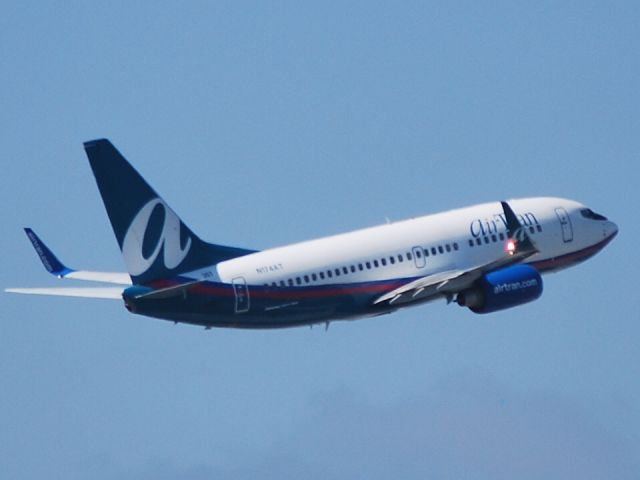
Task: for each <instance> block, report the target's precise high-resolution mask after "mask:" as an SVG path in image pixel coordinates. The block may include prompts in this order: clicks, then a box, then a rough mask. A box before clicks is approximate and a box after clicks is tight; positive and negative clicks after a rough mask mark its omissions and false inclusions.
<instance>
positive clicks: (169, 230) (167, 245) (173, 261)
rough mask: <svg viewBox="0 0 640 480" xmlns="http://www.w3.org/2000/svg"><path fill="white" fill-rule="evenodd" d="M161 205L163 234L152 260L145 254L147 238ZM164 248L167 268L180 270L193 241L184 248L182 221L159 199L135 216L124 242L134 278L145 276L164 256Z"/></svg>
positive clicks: (152, 254)
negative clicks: (181, 243)
mask: <svg viewBox="0 0 640 480" xmlns="http://www.w3.org/2000/svg"><path fill="white" fill-rule="evenodd" d="M157 205H162V211H163V212H164V223H163V225H162V232H161V233H160V238H159V239H158V243H157V244H156V246H155V248H154V250H153V252H152V253H151V255H150V256H149V257H148V258H145V257H144V255H143V253H142V244H143V242H144V235H145V233H146V231H147V228H148V227H149V220H150V219H151V214H152V213H153V210H154V208H155V207H156V206H157ZM163 245H164V266H165V267H166V268H168V269H173V268H176V267H177V266H178V265H180V263H181V262H182V261H183V260H184V259H185V257H186V256H187V254H188V253H189V249H190V248H191V238H188V239H187V244H186V245H185V247H184V248H181V247H180V219H179V218H178V216H177V215H176V214H175V213H174V212H173V210H171V209H170V208H169V207H168V206H167V205H166V204H165V203H164V202H163V201H162V200H160V199H159V198H155V199H153V200H151V201H150V202H149V203H147V204H146V205H145V206H144V207H142V208H141V209H140V211H139V212H138V214H137V215H136V216H135V217H134V219H133V221H132V222H131V225H130V226H129V229H128V230H127V233H126V235H125V236H124V240H123V241H122V255H123V257H124V261H125V263H126V264H127V270H129V274H131V275H141V274H143V273H144V272H146V271H147V270H148V269H149V267H151V265H153V262H155V261H156V258H158V255H159V254H160V249H161V248H162V246H163Z"/></svg>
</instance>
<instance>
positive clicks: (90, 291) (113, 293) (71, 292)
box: [5, 287, 123, 300]
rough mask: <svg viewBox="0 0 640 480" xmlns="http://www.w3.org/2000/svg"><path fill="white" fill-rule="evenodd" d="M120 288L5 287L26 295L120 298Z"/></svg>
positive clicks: (11, 291)
mask: <svg viewBox="0 0 640 480" xmlns="http://www.w3.org/2000/svg"><path fill="white" fill-rule="evenodd" d="M122 291H123V289H122V288H119V287H98V288H95V287H87V288H7V289H5V292H8V293H22V294H26V295H54V296H60V297H84V298H107V299H112V300H122Z"/></svg>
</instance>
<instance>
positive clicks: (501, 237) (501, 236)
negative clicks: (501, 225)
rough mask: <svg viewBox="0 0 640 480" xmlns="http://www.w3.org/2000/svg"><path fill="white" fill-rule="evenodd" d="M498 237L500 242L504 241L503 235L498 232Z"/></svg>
mask: <svg viewBox="0 0 640 480" xmlns="http://www.w3.org/2000/svg"><path fill="white" fill-rule="evenodd" d="M498 237H500V240H504V233H502V232H500V233H499V234H498Z"/></svg>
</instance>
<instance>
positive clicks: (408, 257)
mask: <svg viewBox="0 0 640 480" xmlns="http://www.w3.org/2000/svg"><path fill="white" fill-rule="evenodd" d="M412 259H413V257H412V256H411V252H407V260H412Z"/></svg>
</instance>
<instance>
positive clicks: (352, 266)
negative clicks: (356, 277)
mask: <svg viewBox="0 0 640 480" xmlns="http://www.w3.org/2000/svg"><path fill="white" fill-rule="evenodd" d="M351 273H356V266H355V265H351Z"/></svg>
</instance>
